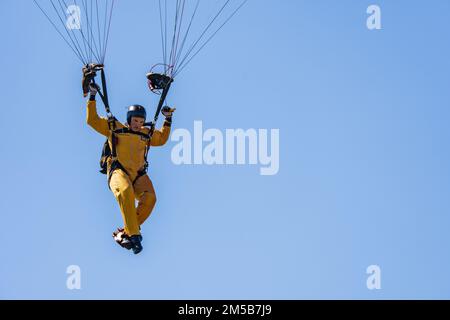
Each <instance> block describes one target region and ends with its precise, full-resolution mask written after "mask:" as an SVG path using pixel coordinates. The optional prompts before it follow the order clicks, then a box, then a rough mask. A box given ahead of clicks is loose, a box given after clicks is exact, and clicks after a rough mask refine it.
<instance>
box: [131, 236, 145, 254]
mask: <svg viewBox="0 0 450 320" xmlns="http://www.w3.org/2000/svg"><path fill="white" fill-rule="evenodd" d="M141 241H142V236H141V235H134V236H131V237H130V242H131V244H132V245H133V246H132V247H131V250H133V253H134V254H138V253H139V252H141V251H142V249H143V248H142V244H141Z"/></svg>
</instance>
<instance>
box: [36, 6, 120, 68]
mask: <svg viewBox="0 0 450 320" xmlns="http://www.w3.org/2000/svg"><path fill="white" fill-rule="evenodd" d="M33 1H34V3H35V4H36V6H37V7H38V8H39V9H40V10H41V11H42V13H43V14H44V15H45V16H46V17H47V19H48V21H49V22H50V23H51V24H52V26H53V27H54V28H55V30H56V31H57V33H58V34H59V35H60V36H61V38H62V39H63V40H64V41H65V42H66V44H67V45H68V46H69V47H70V48H71V49H72V51H73V53H74V54H75V55H76V56H77V58H78V59H79V60H80V61H81V62H82V63H83V65H87V64H89V63H95V64H99V65H103V64H104V62H105V56H106V51H107V47H108V40H109V31H110V28H111V19H112V14H113V10H114V3H115V0H72V1H71V2H70V3H69V1H66V0H33Z"/></svg>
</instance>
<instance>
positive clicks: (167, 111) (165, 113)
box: [161, 106, 177, 118]
mask: <svg viewBox="0 0 450 320" xmlns="http://www.w3.org/2000/svg"><path fill="white" fill-rule="evenodd" d="M175 110H177V109H176V108H174V109H172V108H170V107H169V106H165V107H164V108H162V109H161V113H162V114H163V116H164V117H166V118H172V115H173V113H174V112H175Z"/></svg>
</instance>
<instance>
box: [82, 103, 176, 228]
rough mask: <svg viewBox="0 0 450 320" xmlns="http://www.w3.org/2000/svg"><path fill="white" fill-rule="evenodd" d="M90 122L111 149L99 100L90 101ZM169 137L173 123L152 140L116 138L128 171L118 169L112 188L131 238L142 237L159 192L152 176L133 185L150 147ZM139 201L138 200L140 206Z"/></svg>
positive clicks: (119, 157)
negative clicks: (98, 108) (142, 231)
mask: <svg viewBox="0 0 450 320" xmlns="http://www.w3.org/2000/svg"><path fill="white" fill-rule="evenodd" d="M86 121H87V124H88V125H89V126H91V127H92V128H93V129H94V130H95V131H97V132H98V133H100V134H102V135H104V136H105V137H107V138H108V141H109V145H110V147H111V131H110V130H109V127H108V120H107V119H105V118H101V117H99V116H98V113H97V106H96V102H95V101H91V100H90V101H88V103H87V120H86ZM124 127H125V126H124V125H123V124H122V123H120V122H119V121H116V129H120V128H124ZM149 130H150V129H149V128H142V129H141V132H142V133H145V134H148V133H149ZM169 135H170V123H169V122H167V121H166V122H165V123H164V125H163V127H162V128H161V129H160V130H155V132H154V134H153V137H152V139H151V141H148V139H145V138H144V137H142V136H139V135H136V134H130V133H121V134H116V135H115V136H116V150H117V160H118V161H119V163H120V164H121V165H122V166H123V168H124V169H125V170H126V172H124V171H123V170H121V169H117V170H115V171H114V172H113V173H112V175H111V180H110V183H109V187H110V189H111V191H112V192H113V194H114V197H115V198H116V200H117V202H118V204H119V206H120V211H121V213H122V218H123V221H124V229H125V233H126V234H127V235H129V236H133V235H139V234H140V228H139V227H140V225H142V224H143V223H144V221H145V220H146V219H147V218H148V217H149V216H150V214H151V213H152V210H153V208H154V207H155V203H156V194H155V190H154V188H153V184H152V182H151V180H150V178H149V177H148V175H144V176H141V177H139V178H138V179H137V180H136V181H135V183H134V185H133V181H134V180H135V179H136V177H137V176H138V172H139V171H140V170H141V169H142V168H143V167H144V165H145V151H146V147H147V146H148V145H151V146H162V145H164V144H165V143H166V142H167V140H168V138H169ZM135 200H137V201H138V205H137V207H136V204H135Z"/></svg>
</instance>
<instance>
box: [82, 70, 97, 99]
mask: <svg viewBox="0 0 450 320" xmlns="http://www.w3.org/2000/svg"><path fill="white" fill-rule="evenodd" d="M96 75H97V73H96V72H95V70H94V69H93V68H92V67H91V66H90V65H87V66H84V67H83V78H82V80H81V86H82V87H83V96H84V97H85V98H86V97H87V95H88V93H89V91H90V88H89V85H90V83H91V82H92V80H94V78H95V76H96Z"/></svg>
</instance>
